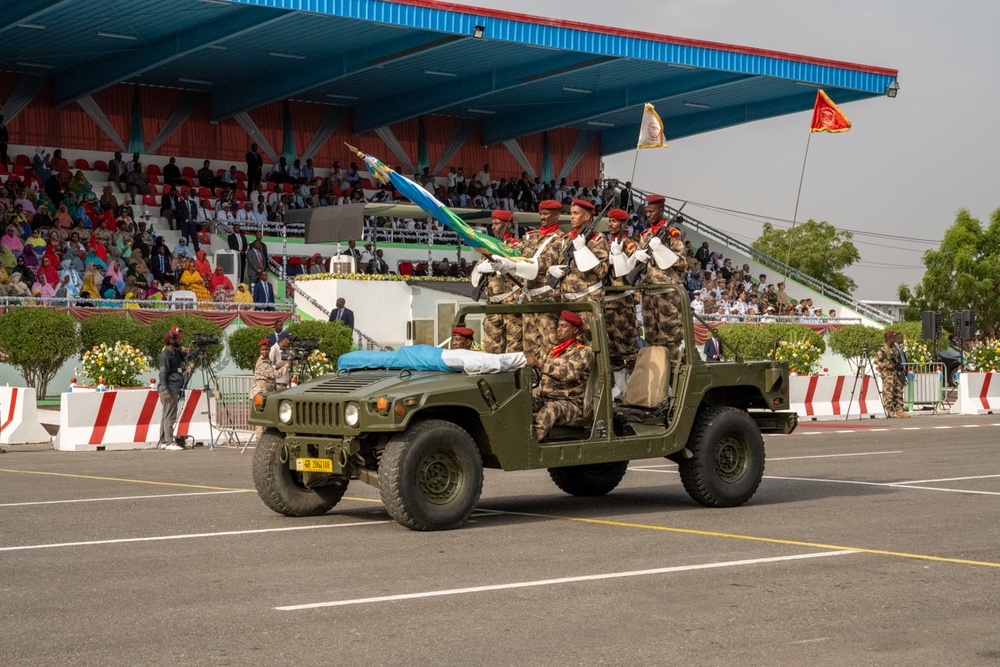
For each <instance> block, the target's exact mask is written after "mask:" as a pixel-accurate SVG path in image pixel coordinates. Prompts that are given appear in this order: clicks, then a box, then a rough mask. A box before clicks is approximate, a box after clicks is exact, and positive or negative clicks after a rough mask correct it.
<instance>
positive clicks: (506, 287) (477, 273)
mask: <svg viewBox="0 0 1000 667" xmlns="http://www.w3.org/2000/svg"><path fill="white" fill-rule="evenodd" d="M513 221H514V214H513V213H511V212H510V211H502V210H501V211H493V219H492V222H491V224H492V229H493V236H494V237H496V238H498V239H500V240H501V241H503V242H504V243H506V244H508V245H509V246H511V247H514V246H515V245H516V244H517V239H516V238H515V237H514V234H513V233H511V231H510V227H511V223H512V222H513ZM511 264H513V262H511V261H510V260H507V259H505V258H500V257H497V258H494V259H493V260H490V259H483V261H482V262H480V263H479V264H477V265H476V266H475V268H473V269H472V284H473V285H474V286H475V285H478V284H479V281H480V280H486V281H487V283H486V290H485V292H484V293H485V294H486V297H487V303H489V304H490V305H500V304H510V303H517V301H518V298H519V297H520V290H521V288H520V287H518V285H517V284H516V283H515V282H514V281H513V280H511V278H510V277H509V276H508V275H507V273H508V271H507V270H506V267H507V266H509V265H511ZM521 327H522V324H521V316H520V315H497V314H490V315H486V316H485V317H484V318H483V348H484V350H485V351H486V352H489V353H491V354H504V353H507V352H520V351H521V350H522V348H523V345H522V343H521Z"/></svg>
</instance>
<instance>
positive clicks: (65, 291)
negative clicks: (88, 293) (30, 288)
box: [56, 275, 80, 299]
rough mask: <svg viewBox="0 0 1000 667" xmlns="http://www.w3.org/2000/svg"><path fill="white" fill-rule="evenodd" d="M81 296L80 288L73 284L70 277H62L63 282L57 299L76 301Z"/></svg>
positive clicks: (58, 290) (58, 289) (57, 293)
mask: <svg viewBox="0 0 1000 667" xmlns="http://www.w3.org/2000/svg"><path fill="white" fill-rule="evenodd" d="M78 296H80V286H79V285H76V284H74V283H73V281H72V279H71V278H70V277H69V276H68V275H64V276H63V277H62V282H61V283H60V284H59V287H58V288H57V289H56V297H57V298H59V299H75V298H77V297H78Z"/></svg>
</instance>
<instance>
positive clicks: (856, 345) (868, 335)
mask: <svg viewBox="0 0 1000 667" xmlns="http://www.w3.org/2000/svg"><path fill="white" fill-rule="evenodd" d="M865 343H868V353H869V354H870V355H872V356H873V357H874V356H875V353H876V352H877V351H878V349H879V348H880V347H882V345H883V344H884V343H885V330H884V329H879V328H877V327H868V326H865V325H864V324H848V325H847V326H844V327H841V328H839V329H835V330H834V331H831V332H830V350H831V351H833V352H834V353H835V354H839V355H840V356H842V357H844V358H845V359H848V360H850V361H853V360H855V359H857V358H858V357H860V356H861V352H862V350H863V349H864V344H865Z"/></svg>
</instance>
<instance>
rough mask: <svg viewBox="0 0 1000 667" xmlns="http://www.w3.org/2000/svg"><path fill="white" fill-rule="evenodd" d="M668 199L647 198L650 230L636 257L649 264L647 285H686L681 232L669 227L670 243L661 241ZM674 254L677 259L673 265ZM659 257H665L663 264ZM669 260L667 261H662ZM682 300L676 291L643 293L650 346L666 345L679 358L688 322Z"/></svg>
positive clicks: (658, 196)
mask: <svg viewBox="0 0 1000 667" xmlns="http://www.w3.org/2000/svg"><path fill="white" fill-rule="evenodd" d="M665 201H666V199H665V198H664V197H663V196H662V195H650V196H649V197H647V198H646V217H647V218H648V219H649V223H650V228H649V229H647V230H646V231H644V232H643V233H642V236H641V237H640V238H639V249H638V250H637V251H636V252H635V254H633V255H632V259H633V260H637V261H641V262H647V263H648V268H647V269H646V273H645V275H644V276H643V280H642V282H643V284H646V285H677V284H681V285H682V284H683V283H684V272H685V270H686V269H687V262H686V261H684V254H685V252H684V241H683V239H682V238H681V233H680V230H678V229H677V228H675V227H669V228H668V231H667V234H666V238H667V240H666V242H664V241H661V240H660V239H659V238H658V237H657V235H660V236H663V235H662V234H660V232H661V230H662V229H663V227H664V225H666V224H667V221H666V219H665V218H664V217H663V208H664V203H665ZM667 253H672V254H673V255H674V256H675V258H674V261H673V262H670V261H669V259H670V255H669V254H667ZM657 257H659V258H661V260H660V261H658V260H657ZM662 258H666V259H667V261H662ZM681 312H682V311H681V305H680V297H679V296H678V295H677V294H676V293H675V292H673V291H669V290H665V289H659V290H657V289H656V288H652V289H647V290H645V291H644V292H643V294H642V321H643V324H644V326H645V339H646V344H647V345H662V346H664V347H667V348H668V349H669V350H670V351H671V353H672V354H674V355H675V356H676V355H677V354H678V350H679V348H680V344H681V341H682V340H683V338H684V322H683V321H682V319H681Z"/></svg>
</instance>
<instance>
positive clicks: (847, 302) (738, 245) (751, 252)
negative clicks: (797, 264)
mask: <svg viewBox="0 0 1000 667" xmlns="http://www.w3.org/2000/svg"><path fill="white" fill-rule="evenodd" d="M611 182H613V183H614V184H615V187H616V188H617V189H618V192H619V193H620V192H621V191H622V190H624V189H625V187H624V185H623V184H622V183H621V182H620V181H618V180H617V179H611ZM631 192H632V202H633V205H637V204H638V203H640V202H641V200H643V199H645V198H646V197H647V196H648V195H649V194H652V193H648V192H644V191H642V190H639V189H637V188H635V187H633V188H632V189H631ZM637 200H638V201H637ZM666 210H667V211H668V212H669V214H670V215H671V216H675V215H677V213H678V209H676V208H673V207H671V206H667V207H666ZM683 224H685V225H688V226H690V227H691V228H693V229H694V230H695V231H697V232H699V233H700V234H704V235H705V236H707V237H709V238H712V239H715V240H716V241H720V242H722V243H725V244H726V245H727V246H729V247H730V248H733V249H735V250H739V251H740V252H742V253H743V254H744V255H747V256H748V257H750V258H752V259H753V260H754V261H756V262H760V263H761V264H763V265H765V266H767V267H768V268H770V269H773V270H775V271H779V272H781V273H783V274H784V275H785V276H787V277H788V278H792V279H794V280H796V281H798V282H799V283H801V284H803V285H806V286H807V287H811V288H812V289H814V290H816V291H817V292H819V293H820V294H822V295H823V296H825V297H828V298H830V299H833V300H834V301H837V302H838V303H840V304H841V305H844V306H847V307H849V308H850V309H851V310H854V311H857V312H858V313H861V314H862V315H865V316H867V317H870V318H871V319H873V320H875V321H876V322H881V323H882V324H892V323H893V321H894V320H893V318H892V316H891V315H889V314H888V313H886V312H884V311H882V310H879V309H878V308H875V307H874V306H871V305H869V304H867V303H863V302H861V301H859V300H857V299H855V298H854V297H853V296H851V295H850V294H848V293H847V292H844V291H842V290H839V289H837V288H836V287H833V286H832V285H828V284H826V283H824V282H823V281H821V280H817V279H816V278H813V277H812V276H810V275H809V274H806V273H803V272H802V271H799V270H798V269H796V268H794V267H791V266H789V265H788V264H785V263H784V262H782V261H781V260H779V259H775V258H774V257H771V256H770V255H768V254H765V253H763V252H761V251H759V250H757V249H756V248H754V247H753V246H751V245H749V244H747V243H744V242H743V241H740V240H739V239H736V238H733V237H732V236H730V235H729V234H726V233H725V232H723V231H721V230H718V229H716V228H715V227H712V226H710V225H707V224H705V223H704V222H702V221H700V220H698V219H697V218H693V217H691V216H690V215H689V214H687V213H685V214H684V222H683Z"/></svg>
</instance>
